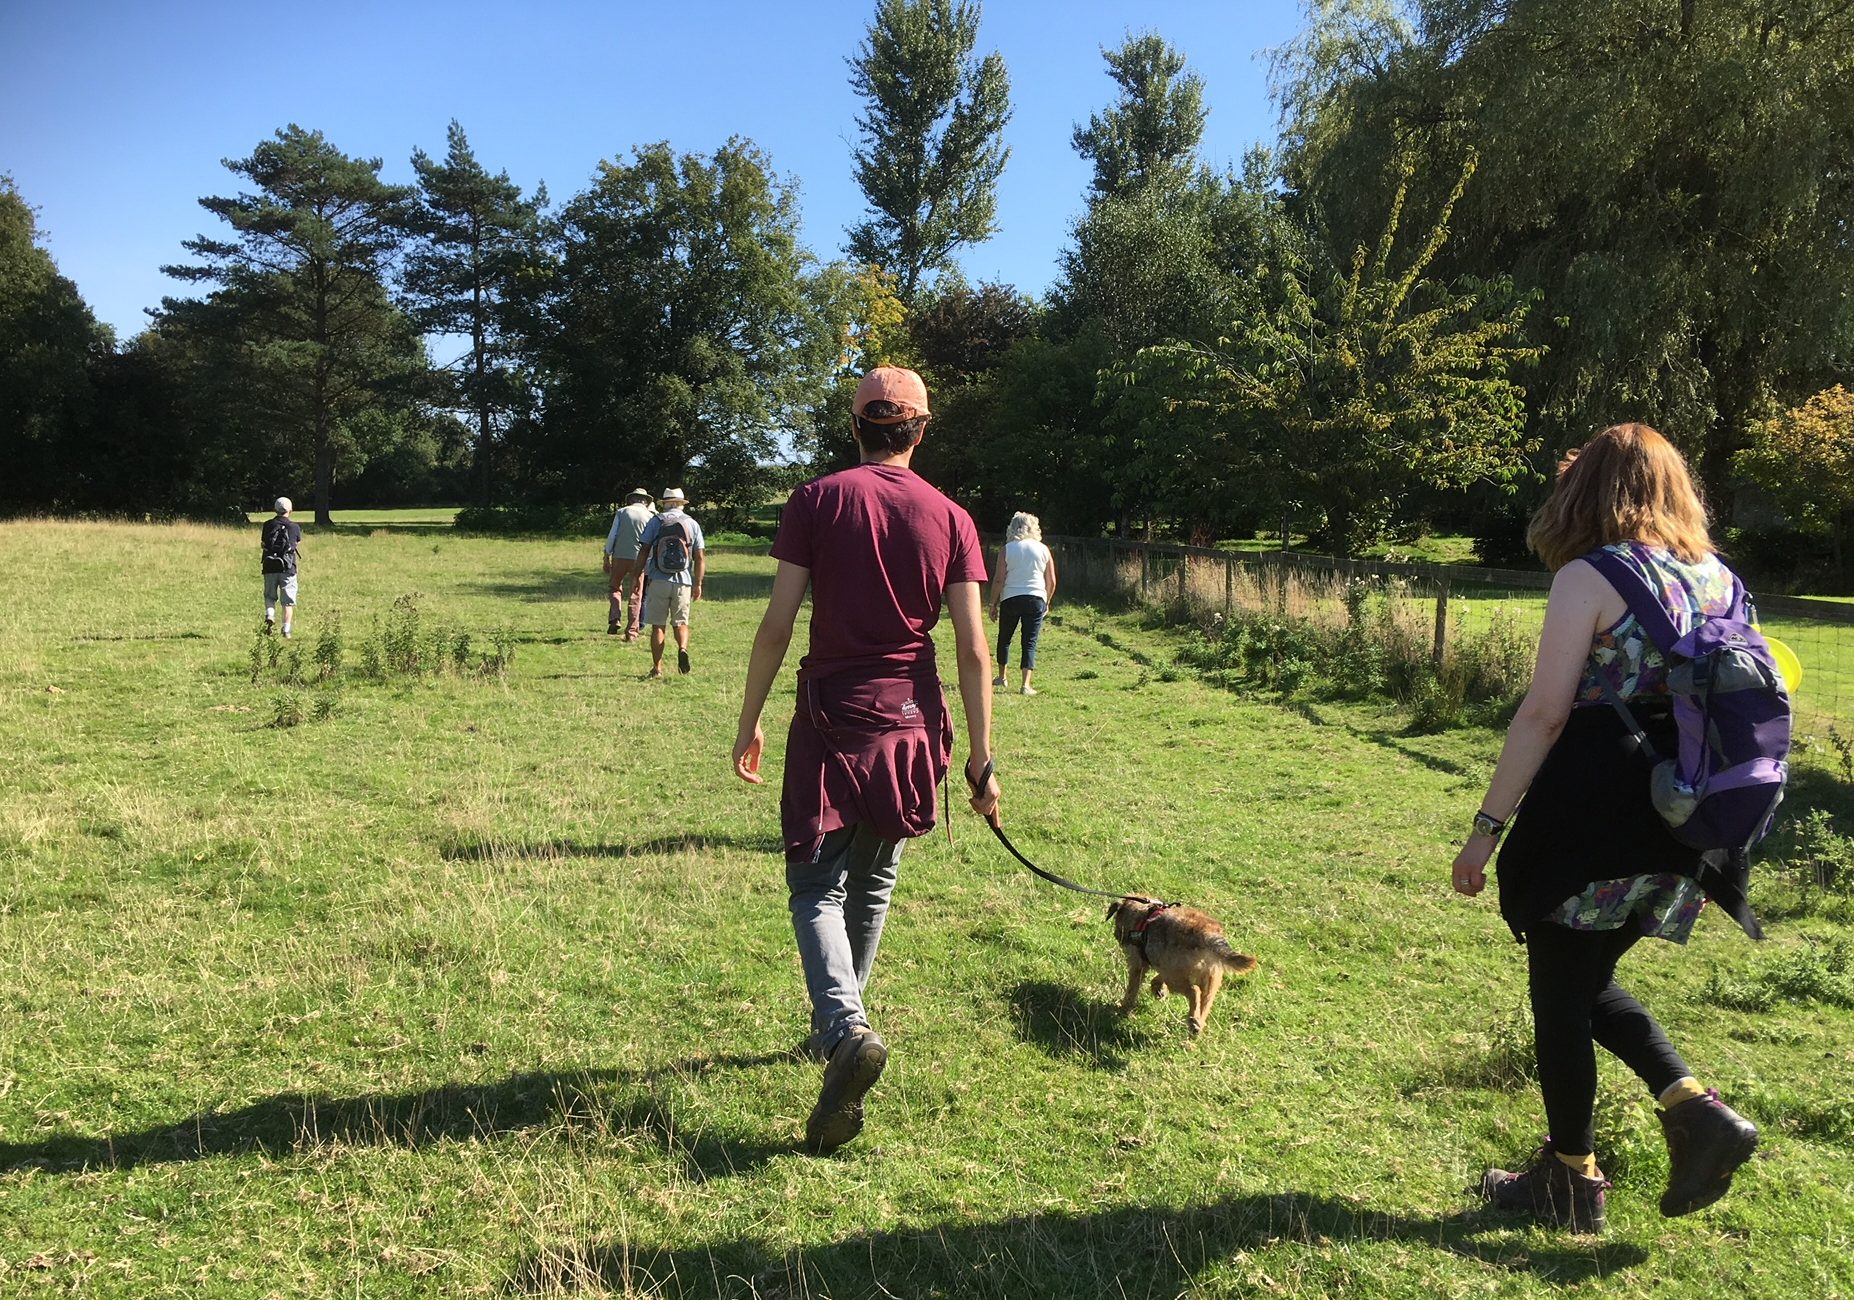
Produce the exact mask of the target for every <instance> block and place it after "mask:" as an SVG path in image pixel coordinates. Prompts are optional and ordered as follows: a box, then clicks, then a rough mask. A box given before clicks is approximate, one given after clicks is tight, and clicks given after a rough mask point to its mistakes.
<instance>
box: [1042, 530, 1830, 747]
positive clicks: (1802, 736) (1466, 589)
mask: <svg viewBox="0 0 1854 1300" xmlns="http://www.w3.org/2000/svg"><path fill="white" fill-rule="evenodd" d="M1044 541H1045V542H1046V543H1047V544H1048V546H1049V547H1050V549H1051V550H1052V551H1054V552H1055V555H1056V562H1057V565H1058V566H1059V568H1058V572H1059V573H1060V575H1061V582H1062V585H1063V586H1064V587H1070V586H1072V587H1073V588H1074V589H1075V590H1077V591H1082V592H1087V593H1090V594H1092V595H1095V596H1103V597H1108V598H1113V599H1120V600H1126V601H1130V602H1133V603H1136V604H1141V605H1147V606H1154V607H1157V606H1182V607H1184V608H1186V609H1187V610H1189V611H1190V612H1192V613H1193V614H1194V615H1196V616H1197V617H1198V619H1199V621H1200V622H1203V623H1205V624H1206V625H1213V624H1214V623H1215V621H1216V616H1217V615H1218V614H1221V615H1223V616H1224V617H1226V618H1227V617H1230V616H1232V615H1236V614H1239V613H1240V614H1244V615H1249V616H1274V617H1279V618H1282V619H1284V620H1290V621H1295V622H1302V623H1306V624H1311V625H1313V626H1315V627H1325V628H1329V629H1332V630H1334V631H1337V630H1339V629H1343V628H1345V627H1349V626H1358V625H1359V624H1360V622H1361V615H1362V614H1363V612H1364V611H1366V610H1367V609H1368V610H1369V622H1370V626H1371V628H1372V634H1373V635H1374V636H1376V637H1378V638H1380V639H1384V640H1390V641H1395V642H1397V643H1399V644H1398V645H1397V646H1396V647H1394V648H1395V649H1397V650H1399V651H1400V652H1401V653H1405V654H1411V653H1417V652H1419V648H1420V652H1422V653H1426V654H1427V655H1428V656H1429V660H1430V663H1431V666H1432V667H1433V668H1434V669H1435V670H1436V671H1437V672H1438V673H1440V672H1443V671H1444V670H1445V669H1448V668H1450V667H1451V666H1454V667H1457V668H1459V667H1460V666H1461V665H1460V664H1459V663H1458V660H1459V659H1460V658H1461V657H1463V656H1479V657H1488V656H1494V657H1498V658H1500V659H1502V660H1503V661H1506V662H1503V663H1502V664H1500V665H1497V666H1493V667H1497V669H1498V671H1502V672H1509V673H1517V674H1518V683H1517V684H1518V685H1519V686H1521V687H1523V686H1524V681H1525V677H1526V675H1528V674H1529V673H1530V670H1531V655H1532V651H1533V647H1534V646H1535V645H1536V643H1537V638H1538V632H1539V628H1540V626H1541V625H1542V623H1543V621H1544V617H1545V598H1546V595H1547V593H1548V591H1549V590H1550V587H1551V575H1550V574H1547V573H1533V572H1527V571H1525V570H1519V569H1482V568H1471V567H1468V566H1457V565H1446V566H1445V565H1428V564H1397V563H1390V562H1384V561H1375V560H1337V559H1331V558H1328V557H1326V556H1313V555H1302V554H1299V553H1296V552H1290V551H1270V552H1243V551H1224V550H1216V549H1211V548H1208V547H1198V546H1178V545H1170V544H1165V543H1158V542H1129V541H1118V540H1115V539H1111V538H1069V537H1049V538H1045V539H1044ZM1757 608H1758V614H1759V618H1760V622H1761V625H1762V627H1763V630H1764V632H1765V633H1766V634H1767V635H1770V636H1775V637H1778V638H1780V639H1781V640H1782V641H1783V642H1784V643H1785V644H1787V645H1788V646H1789V647H1790V649H1791V650H1793V651H1795V653H1796V656H1797V658H1798V660H1800V662H1801V664H1802V667H1803V675H1802V681H1801V684H1800V686H1798V687H1797V689H1796V691H1795V695H1794V704H1795V709H1796V727H1795V730H1796V738H1797V743H1798V746H1799V748H1801V749H1803V750H1805V751H1814V752H1817V753H1819V754H1822V755H1823V756H1825V757H1829V758H1832V757H1834V755H1835V754H1845V753H1846V751H1847V749H1848V746H1849V744H1850V742H1854V604H1843V603H1840V602H1837V601H1833V600H1817V599H1809V598H1801V597H1793V596H1770V597H1763V598H1760V599H1758V600H1757ZM1516 655H1517V656H1518V657H1517V660H1516V661H1515V656H1516ZM1844 761H1845V760H1844Z"/></svg>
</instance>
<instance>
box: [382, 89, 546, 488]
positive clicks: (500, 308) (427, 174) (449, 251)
mask: <svg viewBox="0 0 1854 1300" xmlns="http://www.w3.org/2000/svg"><path fill="white" fill-rule="evenodd" d="M447 146H448V148H447V152H446V154H445V157H444V161H443V162H434V161H433V160H432V159H431V158H430V157H429V156H428V155H427V154H426V153H425V151H424V150H423V149H414V150H413V151H412V167H413V170H415V171H416V172H417V173H418V180H419V190H420V203H419V213H418V222H417V228H418V234H419V236H420V239H419V241H418V243H417V244H416V245H415V246H414V248H413V250H412V252H411V254H410V255H409V256H408V257H407V259H406V269H405V291H406V293H407V295H408V296H409V297H410V298H411V300H412V304H413V306H412V316H413V319H414V320H416V321H417V322H418V324H419V326H420V328H422V329H424V330H425V331H426V332H427V333H435V334H451V335H458V336H462V337H466V338H468V339H469V340H470V350H469V351H468V352H467V353H465V354H464V355H463V356H462V357H460V358H458V360H457V362H456V363H454V366H455V371H456V373H453V374H452V376H451V378H452V381H453V383H452V392H453V395H454V400H456V402H457V403H458V405H459V406H460V407H462V408H463V409H465V410H468V411H469V412H470V413H471V415H472V417H473V418H474V421H475V425H476V492H477V500H478V501H479V502H480V503H481V504H483V505H488V504H490V498H491V495H492V485H493V481H494V479H493V473H494V471H493V469H492V462H493V458H494V456H493V453H494V430H495V425H496V419H497V416H498V414H499V413H502V412H506V411H508V410H509V409H510V408H511V407H512V406H514V405H516V404H517V402H518V401H519V395H520V392H521V390H522V388H523V381H522V377H521V374H520V372H519V370H518V369H517V368H516V367H515V365H514V364H513V356H514V353H515V342H516V340H515V337H514V333H515V332H514V331H513V330H512V329H510V328H509V322H508V311H507V305H508V298H509V294H510V291H511V289H512V288H513V287H514V286H515V285H516V284H517V282H518V281H519V280H520V279H521V278H522V277H524V276H525V275H528V274H530V273H531V272H532V271H533V270H534V268H535V266H536V264H537V261H538V260H539V258H540V257H541V250H540V242H541V211H542V209H543V208H545V207H546V205H547V191H546V188H545V187H541V188H538V189H537V190H536V191H535V194H534V196H533V197H532V198H528V199H524V198H522V194H521V187H520V186H519V185H517V184H515V183H514V182H513V181H511V180H510V179H509V175H508V173H507V172H506V171H503V172H497V173H496V174H495V175H493V176H492V175H490V174H489V172H488V170H487V169H485V168H484V167H483V165H482V164H481V163H479V162H478V161H477V159H476V155H475V154H474V153H473V152H472V151H471V149H470V142H469V140H468V139H467V138H466V137H465V135H464V129H463V127H462V126H461V125H459V124H458V123H457V122H456V121H455V120H453V121H452V122H451V125H450V130H449V132H448V133H447Z"/></svg>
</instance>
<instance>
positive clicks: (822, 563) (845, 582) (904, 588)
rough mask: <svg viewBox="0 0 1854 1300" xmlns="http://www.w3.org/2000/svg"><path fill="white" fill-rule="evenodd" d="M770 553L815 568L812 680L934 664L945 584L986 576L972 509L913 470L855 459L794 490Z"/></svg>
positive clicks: (808, 670) (807, 666) (808, 661)
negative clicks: (851, 464) (851, 465)
mask: <svg viewBox="0 0 1854 1300" xmlns="http://www.w3.org/2000/svg"><path fill="white" fill-rule="evenodd" d="M772 553H773V555H774V556H775V557H776V558H778V559H781V560H786V561H789V562H790V563H792V564H797V565H801V566H803V567H804V568H807V569H809V570H811V648H810V650H809V651H808V652H807V653H806V655H805V657H804V660H803V662H801V663H800V664H799V668H800V669H801V670H802V671H803V672H804V673H805V674H806V675H807V676H809V677H811V678H812V679H813V680H821V679H823V678H825V677H832V676H835V675H836V674H838V673H841V672H847V671H855V672H870V671H879V670H882V669H900V668H907V667H911V666H914V665H916V664H920V663H923V662H924V663H926V664H928V665H931V664H932V663H933V629H934V625H935V624H936V623H938V622H939V621H940V601H941V598H942V597H943V596H944V594H945V592H946V587H947V584H948V583H953V582H981V583H982V582H984V581H985V557H984V554H983V553H982V552H981V551H980V549H979V537H978V529H977V528H975V527H974V526H973V524H972V516H971V515H969V514H967V513H966V512H965V511H964V510H963V509H961V508H960V507H959V506H957V505H955V504H954V503H953V502H951V501H949V500H948V499H947V498H946V496H945V494H943V493H942V492H941V491H940V490H939V489H938V488H936V487H934V486H932V485H931V484H929V483H928V482H927V481H926V480H925V479H923V478H921V476H920V475H918V474H916V473H915V472H914V471H913V470H911V469H900V468H897V467H895V466H892V465H858V466H857V467H856V468H855V469H846V470H843V471H841V472H839V473H836V474H826V475H825V476H824V477H823V478H819V479H813V480H812V481H811V482H809V483H807V484H805V485H804V486H803V487H801V488H799V489H798V490H797V491H796V492H794V493H792V498H791V500H789V501H788V502H786V505H785V509H784V511H783V512H781V514H780V516H779V535H778V537H777V538H775V539H774V540H773V547H772Z"/></svg>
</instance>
